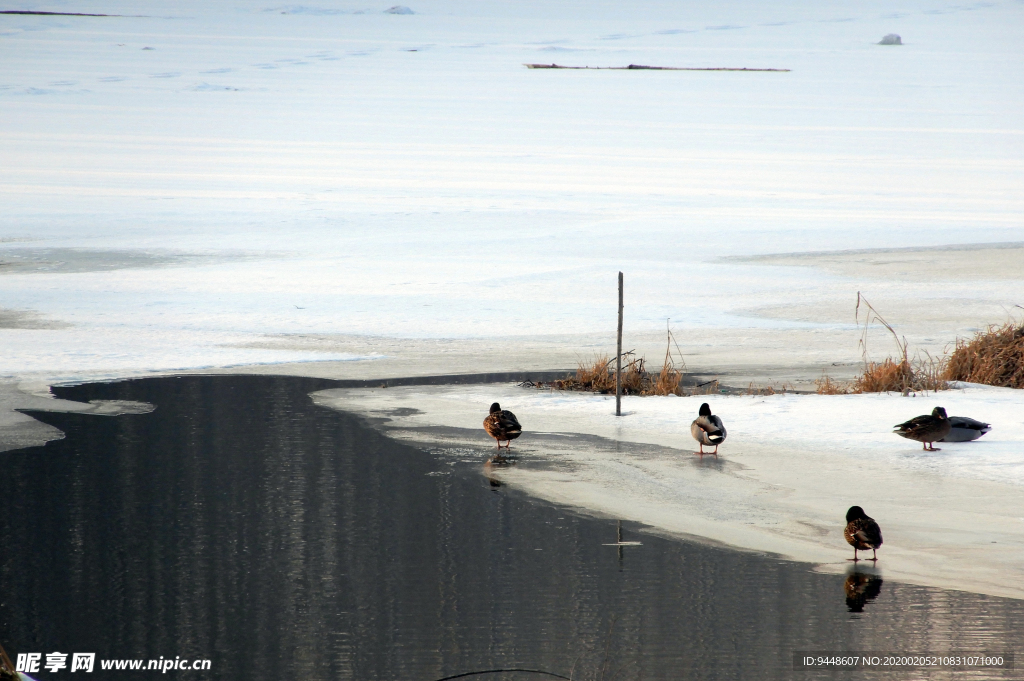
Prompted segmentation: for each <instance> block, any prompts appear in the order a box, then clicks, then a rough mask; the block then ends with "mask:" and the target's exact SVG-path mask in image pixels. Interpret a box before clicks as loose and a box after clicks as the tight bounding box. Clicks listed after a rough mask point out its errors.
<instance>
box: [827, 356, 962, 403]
mask: <svg viewBox="0 0 1024 681" xmlns="http://www.w3.org/2000/svg"><path fill="white" fill-rule="evenodd" d="M944 371H945V363H944V361H943V360H935V359H932V358H931V357H928V358H927V359H920V358H918V359H916V360H914V361H909V360H904V359H901V360H894V359H893V358H892V357H887V358H886V359H885V361H882V362H868V363H866V364H865V365H864V370H863V371H862V372H861V374H860V376H857V377H856V378H854V379H853V380H852V381H850V382H849V383H841V382H839V381H834V380H832V378H831V377H830V376H827V375H824V374H822V376H821V378H819V379H818V380H816V381H815V382H814V384H815V385H816V386H817V391H816V392H817V393H818V394H819V395H859V394H861V393H889V392H898V393H904V394H910V393H916V392H924V391H927V390H931V391H933V392H934V391H936V390H949V383H948V382H947V381H946V379H945V378H944V377H943V373H944Z"/></svg>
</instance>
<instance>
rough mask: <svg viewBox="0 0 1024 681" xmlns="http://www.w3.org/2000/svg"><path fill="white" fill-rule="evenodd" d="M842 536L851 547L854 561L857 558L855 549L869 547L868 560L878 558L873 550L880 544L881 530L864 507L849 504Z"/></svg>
mask: <svg viewBox="0 0 1024 681" xmlns="http://www.w3.org/2000/svg"><path fill="white" fill-rule="evenodd" d="M843 537H845V538H846V542H847V543H848V544H849V545H850V546H852V547H853V560H854V562H856V561H858V560H860V559H859V558H857V551H867V550H868V549H871V558H870V560H878V556H877V555H875V550H876V549H877V548H878V547H879V546H881V545H882V530H881V528H879V527H878V523H876V522H875V519H874V518H869V517H868V515H867V514H866V513H864V509H863V508H861V507H860V506H851V507H850V510H849V511H847V512H846V529H845V530H843Z"/></svg>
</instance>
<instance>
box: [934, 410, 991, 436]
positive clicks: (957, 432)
mask: <svg viewBox="0 0 1024 681" xmlns="http://www.w3.org/2000/svg"><path fill="white" fill-rule="evenodd" d="M949 426H950V428H949V435H947V436H946V437H944V438H942V440H940V442H970V441H971V440H977V439H978V438H979V437H981V436H982V435H984V434H985V433H987V432H988V431H990V430H992V426H990V425H989V424H987V423H982V422H981V421H976V420H974V419H972V418H968V417H966V416H950V417H949Z"/></svg>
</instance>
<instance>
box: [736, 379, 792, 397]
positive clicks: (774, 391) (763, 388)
mask: <svg viewBox="0 0 1024 681" xmlns="http://www.w3.org/2000/svg"><path fill="white" fill-rule="evenodd" d="M793 389H794V388H793V386H791V385H788V384H786V383H782V384H781V385H780V384H777V383H769V384H768V385H754V382H753V381H751V382H750V384H749V385H748V386H747V390H746V392H745V393H744V395H779V394H782V395H785V394H786V391H787V390H793Z"/></svg>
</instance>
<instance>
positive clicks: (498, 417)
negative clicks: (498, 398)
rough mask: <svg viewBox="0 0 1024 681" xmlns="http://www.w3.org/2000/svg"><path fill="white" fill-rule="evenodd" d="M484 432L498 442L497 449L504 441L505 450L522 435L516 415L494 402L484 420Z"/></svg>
mask: <svg viewBox="0 0 1024 681" xmlns="http://www.w3.org/2000/svg"><path fill="white" fill-rule="evenodd" d="M484 430H486V431H487V434H488V435H490V436H491V437H493V438H494V439H495V440H497V441H498V449H501V441H502V440H506V441H507V442H508V444H506V445H505V449H508V448H510V447H511V446H512V440H515V439H516V438H517V437H519V436H520V435H522V434H523V427H522V426H521V425H519V421H518V419H516V415H515V414H513V413H512V412H510V411H508V410H507V409H502V408H501V405H500V404H498V403H497V402H495V403H494V404H492V405H491V413H489V414H488V415H487V418H485V419H484Z"/></svg>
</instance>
